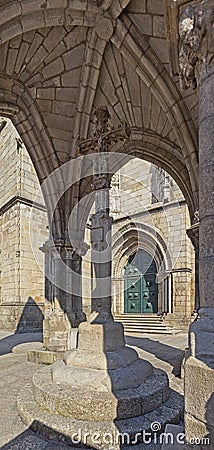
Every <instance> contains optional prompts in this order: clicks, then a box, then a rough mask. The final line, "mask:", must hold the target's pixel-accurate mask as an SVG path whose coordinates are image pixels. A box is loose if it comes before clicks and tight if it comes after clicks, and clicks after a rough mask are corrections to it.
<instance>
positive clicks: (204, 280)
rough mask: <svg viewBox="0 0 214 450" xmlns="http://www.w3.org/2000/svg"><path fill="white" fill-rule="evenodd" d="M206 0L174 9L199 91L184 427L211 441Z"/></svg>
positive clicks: (209, 21)
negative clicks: (194, 274)
mask: <svg viewBox="0 0 214 450" xmlns="http://www.w3.org/2000/svg"><path fill="white" fill-rule="evenodd" d="M213 18H214V9H213V1H212V0H204V1H201V2H191V3H189V4H188V6H186V7H184V8H183V9H181V11H180V69H181V78H182V82H183V85H184V86H186V87H189V86H193V87H194V88H198V94H199V186H200V191H199V216H200V226H199V271H200V279H199V283H200V310H199V318H198V319H197V320H196V321H195V322H194V323H193V324H192V325H191V327H190V333H189V345H190V356H189V358H188V359H187V361H186V364H185V431H186V437H187V441H190V439H191V438H195V437H198V438H202V437H209V439H210V445H212V444H211V442H214V420H213V401H214V400H213V390H214V327H213V320H214V301H213V291H214V286H213V280H214V277H213V262H214V246H213V242H214V239H213V236H214V220H213V219H214V208H213V206H214V201H213V195H214V186H213V179H214V177H213V168H214V151H213V147H214V64H213V53H214V52H213V50H214V46H213V26H214V23H213V22H214V21H213Z"/></svg>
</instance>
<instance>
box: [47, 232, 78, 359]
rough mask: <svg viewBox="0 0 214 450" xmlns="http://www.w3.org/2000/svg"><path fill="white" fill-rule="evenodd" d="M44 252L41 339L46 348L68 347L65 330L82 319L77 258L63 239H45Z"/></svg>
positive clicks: (62, 349) (62, 348)
mask: <svg viewBox="0 0 214 450" xmlns="http://www.w3.org/2000/svg"><path fill="white" fill-rule="evenodd" d="M41 250H42V251H43V252H44V253H45V298H46V308H45V319H44V322H43V342H44V346H45V348H46V349H47V350H49V351H53V352H65V351H66V350H68V339H69V331H70V329H71V328H73V327H74V328H75V327H77V326H78V325H79V323H80V322H82V321H84V320H85V315H84V314H83V312H82V295H81V261H82V258H81V256H80V255H79V254H77V252H76V251H75V250H74V248H73V247H72V246H71V245H69V244H65V243H64V242H63V241H57V242H55V243H54V242H53V241H51V240H50V241H47V242H46V243H45V244H44V245H43V247H42V248H41Z"/></svg>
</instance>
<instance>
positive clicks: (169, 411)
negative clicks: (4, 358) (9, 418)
mask: <svg viewBox="0 0 214 450" xmlns="http://www.w3.org/2000/svg"><path fill="white" fill-rule="evenodd" d="M170 400H171V399H170V397H169V399H168V400H167V401H166V402H165V404H164V405H162V406H160V407H159V408H157V409H156V410H154V411H152V412H149V413H147V414H145V415H141V416H139V417H133V418H130V419H125V420H116V421H101V420H100V421H93V420H91V421H83V420H75V419H72V418H71V417H64V416H62V415H60V414H53V413H51V412H49V411H46V410H44V409H42V408H41V407H40V406H39V405H38V404H37V403H36V402H35V400H34V396H33V385H32V384H28V385H26V386H25V388H24V389H22V391H21V392H19V394H18V398H17V404H18V410H19V414H20V416H21V418H22V420H23V421H24V423H25V424H26V425H27V426H28V427H30V428H31V429H32V430H33V431H36V432H39V433H40V434H42V435H43V436H44V437H46V438H49V439H55V440H57V441H58V442H62V443H65V444H69V445H71V446H75V447H77V448H85V449H86V448H93V449H105V450H119V449H121V447H123V446H124V447H125V448H127V446H128V445H131V447H130V448H134V446H133V444H134V443H138V442H139V443H140V442H143V440H142V439H143V436H144V433H145V432H146V433H152V432H153V431H155V430H154V429H153V428H154V424H155V423H156V424H158V425H157V426H158V431H159V432H160V431H163V429H164V427H165V425H166V424H167V423H175V424H178V423H179V422H180V419H181V411H180V410H179V408H178V409H176V407H175V405H176V397H175V396H174V397H173V399H172V402H170ZM171 403H172V404H173V407H172V406H171ZM128 448H129V447H128ZM124 450H125V449H124Z"/></svg>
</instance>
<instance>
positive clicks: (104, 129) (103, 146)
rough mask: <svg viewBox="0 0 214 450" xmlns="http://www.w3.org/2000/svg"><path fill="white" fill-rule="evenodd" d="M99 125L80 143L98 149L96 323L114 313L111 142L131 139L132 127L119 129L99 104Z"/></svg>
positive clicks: (93, 230)
mask: <svg viewBox="0 0 214 450" xmlns="http://www.w3.org/2000/svg"><path fill="white" fill-rule="evenodd" d="M95 116H96V129H95V133H94V136H93V137H92V138H91V139H86V140H84V141H82V142H80V143H79V150H80V153H82V154H86V153H87V154H88V153H94V154H95V155H94V159H93V182H92V188H93V190H94V192H95V213H94V214H93V215H92V218H91V249H92V252H91V255H92V256H91V260H92V261H91V263H92V280H93V285H92V311H96V312H97V314H94V317H96V319H95V320H94V321H96V323H103V322H106V321H107V320H112V314H111V263H112V250H111V229H112V218H111V217H110V215H109V191H110V184H111V174H110V168H109V149H110V146H111V145H112V144H113V143H115V142H118V141H124V140H127V139H128V138H129V136H130V131H129V128H128V126H127V125H126V123H124V122H122V123H120V124H119V126H118V128H117V129H114V128H112V127H111V126H110V125H109V119H110V114H109V112H108V109H107V108H106V107H99V108H97V110H96V113H95Z"/></svg>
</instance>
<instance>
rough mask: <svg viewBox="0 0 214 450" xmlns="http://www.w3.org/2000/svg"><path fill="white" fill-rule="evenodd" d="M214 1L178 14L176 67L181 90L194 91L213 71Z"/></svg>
mask: <svg viewBox="0 0 214 450" xmlns="http://www.w3.org/2000/svg"><path fill="white" fill-rule="evenodd" d="M213 19H214V9H213V1H212V0H205V1H204V2H201V3H199V4H196V5H194V6H193V5H188V6H187V7H184V8H183V9H182V10H181V14H180V22H179V34H180V44H179V67H180V75H181V86H182V88H183V89H185V88H188V87H191V86H192V87H193V88H194V89H196V87H197V86H198V85H199V83H200V80H201V79H202V78H205V77H206V76H207V75H208V74H209V73H210V70H213V69H214V67H213V54H214V52H213V48H214V46H213V40H214V29H213V26H214V25H213V24H214V20H213Z"/></svg>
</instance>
